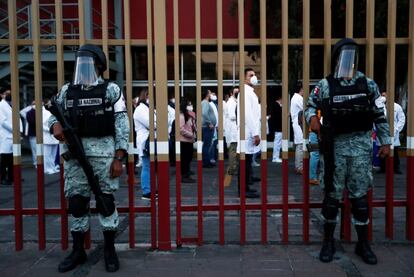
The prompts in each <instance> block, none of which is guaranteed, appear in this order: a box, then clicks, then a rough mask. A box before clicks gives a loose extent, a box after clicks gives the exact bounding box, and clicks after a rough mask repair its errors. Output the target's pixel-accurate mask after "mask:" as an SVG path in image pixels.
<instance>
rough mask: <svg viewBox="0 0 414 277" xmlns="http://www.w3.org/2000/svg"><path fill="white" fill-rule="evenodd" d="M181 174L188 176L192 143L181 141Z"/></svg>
mask: <svg viewBox="0 0 414 277" xmlns="http://www.w3.org/2000/svg"><path fill="white" fill-rule="evenodd" d="M180 146H181V175H182V176H183V177H186V176H189V175H190V174H189V173H190V164H191V161H192V159H193V143H192V142H181V143H180Z"/></svg>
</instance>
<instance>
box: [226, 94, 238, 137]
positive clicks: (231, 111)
mask: <svg viewBox="0 0 414 277" xmlns="http://www.w3.org/2000/svg"><path fill="white" fill-rule="evenodd" d="M236 108H237V100H236V98H235V97H234V96H231V97H230V98H229V100H227V104H226V120H227V123H226V142H227V143H228V144H230V143H232V142H237V141H238V140H239V130H238V127H237V117H236Z"/></svg>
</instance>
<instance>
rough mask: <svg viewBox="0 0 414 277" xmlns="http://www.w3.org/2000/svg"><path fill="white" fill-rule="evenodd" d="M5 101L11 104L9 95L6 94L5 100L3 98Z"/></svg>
mask: <svg viewBox="0 0 414 277" xmlns="http://www.w3.org/2000/svg"><path fill="white" fill-rule="evenodd" d="M5 100H6V101H7V102H11V101H12V97H11V94H6V98H5Z"/></svg>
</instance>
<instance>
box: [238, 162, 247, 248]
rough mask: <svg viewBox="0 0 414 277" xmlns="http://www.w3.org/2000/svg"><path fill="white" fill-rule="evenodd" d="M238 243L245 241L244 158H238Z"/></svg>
mask: <svg viewBox="0 0 414 277" xmlns="http://www.w3.org/2000/svg"><path fill="white" fill-rule="evenodd" d="M239 176H240V179H239V182H240V189H239V195H240V245H244V244H245V243H246V160H242V159H240V172H239Z"/></svg>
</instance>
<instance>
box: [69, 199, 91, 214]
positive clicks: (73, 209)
mask: <svg viewBox="0 0 414 277" xmlns="http://www.w3.org/2000/svg"><path fill="white" fill-rule="evenodd" d="M89 200H90V198H89V197H85V196H82V195H80V194H75V195H73V196H71V197H69V199H68V204H69V205H68V206H69V207H68V213H69V214H71V215H73V216H74V217H82V216H84V215H86V214H87V213H88V212H89Z"/></svg>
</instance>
